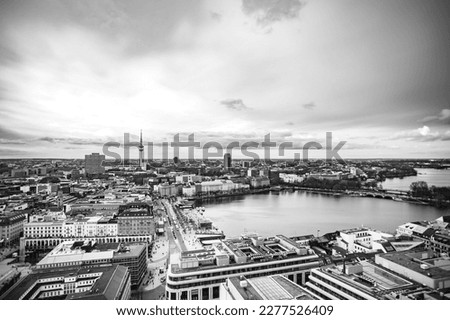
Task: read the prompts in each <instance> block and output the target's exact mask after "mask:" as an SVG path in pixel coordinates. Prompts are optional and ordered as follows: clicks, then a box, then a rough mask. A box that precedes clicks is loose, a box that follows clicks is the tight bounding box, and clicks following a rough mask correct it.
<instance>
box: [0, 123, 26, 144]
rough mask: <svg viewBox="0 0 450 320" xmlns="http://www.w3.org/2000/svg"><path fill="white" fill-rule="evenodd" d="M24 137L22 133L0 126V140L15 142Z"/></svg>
mask: <svg viewBox="0 0 450 320" xmlns="http://www.w3.org/2000/svg"><path fill="white" fill-rule="evenodd" d="M24 137H25V135H23V134H22V133H20V132H16V131H13V130H10V129H6V128H3V127H2V126H1V125H0V139H6V140H17V139H21V138H24Z"/></svg>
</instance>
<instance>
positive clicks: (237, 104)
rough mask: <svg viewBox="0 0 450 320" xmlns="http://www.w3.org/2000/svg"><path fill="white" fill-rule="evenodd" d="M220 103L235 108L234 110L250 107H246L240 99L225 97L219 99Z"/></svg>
mask: <svg viewBox="0 0 450 320" xmlns="http://www.w3.org/2000/svg"><path fill="white" fill-rule="evenodd" d="M220 104H222V105H224V106H225V107H227V108H228V109H231V110H236V111H242V110H249V109H250V108H249V107H247V106H246V105H245V104H244V102H243V101H242V99H227V100H222V101H220Z"/></svg>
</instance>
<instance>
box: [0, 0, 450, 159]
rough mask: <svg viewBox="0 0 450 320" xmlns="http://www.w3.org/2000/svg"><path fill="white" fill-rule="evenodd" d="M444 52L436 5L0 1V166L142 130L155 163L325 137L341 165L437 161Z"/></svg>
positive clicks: (446, 119) (443, 116) (443, 139)
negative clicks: (178, 149)
mask: <svg viewBox="0 0 450 320" xmlns="http://www.w3.org/2000/svg"><path fill="white" fill-rule="evenodd" d="M449 43H450V2H449V1H447V0H443V1H434V0H427V1H423V0H420V1H418V0H407V1H403V0H395V1H393V0H378V1H371V0H354V1H347V0H340V1H334V0H328V1H324V0H309V1H300V0H240V1H237V0H236V1H219V0H205V1H194V0H190V1H188V0H176V1H173V0H127V1H113V0H101V1H100V0H98V1H91V0H79V1H56V0H40V1H22V0H16V1H12V0H2V1H0V158H30V157H52V158H54V157H57V158H82V157H84V155H85V154H87V153H91V152H100V153H101V152H102V146H103V144H104V143H106V142H109V141H114V142H119V143H122V145H123V140H124V133H130V134H131V135H132V136H131V137H132V140H133V141H137V140H138V135H139V131H140V130H141V129H142V131H143V137H144V144H145V145H146V144H147V143H148V142H153V143H154V144H155V146H156V147H155V148H156V149H155V152H154V153H155V156H156V155H158V154H159V153H160V150H159V149H160V148H159V149H158V145H159V144H160V143H161V142H165V141H168V142H170V141H173V136H174V134H177V133H179V134H180V139H181V140H187V135H189V134H192V133H194V134H195V138H196V141H199V142H200V143H201V145H203V144H204V143H206V142H208V141H215V142H218V143H220V144H221V145H223V146H226V145H227V144H228V143H230V142H232V141H238V142H240V143H241V144H242V143H244V142H248V141H256V142H259V143H260V142H262V141H263V138H264V136H265V135H266V134H269V133H270V135H271V139H272V140H273V141H275V142H276V143H277V145H279V144H280V143H282V142H292V143H293V148H292V150H289V151H288V152H287V153H286V154H287V155H292V152H298V150H300V149H301V148H302V146H304V145H305V143H307V142H310V141H317V142H319V143H321V144H322V145H323V146H325V143H324V141H325V135H326V132H332V135H333V146H335V145H336V144H337V143H338V142H339V141H346V142H345V145H344V147H342V149H341V150H340V151H339V153H340V154H341V156H342V157H344V158H345V157H347V158H449V157H450V148H449V147H450V52H449V51H450V47H449ZM255 150H256V152H261V149H255ZM296 150H297V151H296ZM273 151H274V152H276V149H275V148H274V149H273ZM196 152H197V151H196ZM236 152H237V151H236ZM289 152H291V153H289ZM315 152H316V153H315V155H316V156H317V157H320V156H323V155H324V154H325V153H324V152H325V151H324V150H317V151H315ZM136 154H137V150H136V148H133V149H132V155H136ZM196 154H197V153H196ZM181 155H182V156H183V155H184V153H183V151H182V153H181ZM239 156H240V154H239V153H236V154H234V155H233V157H239ZM274 157H275V158H276V157H277V156H276V155H275V156H274Z"/></svg>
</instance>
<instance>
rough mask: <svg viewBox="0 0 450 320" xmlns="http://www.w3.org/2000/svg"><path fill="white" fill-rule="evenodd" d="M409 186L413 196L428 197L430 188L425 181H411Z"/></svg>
mask: <svg viewBox="0 0 450 320" xmlns="http://www.w3.org/2000/svg"><path fill="white" fill-rule="evenodd" d="M409 188H410V190H411V194H412V196H413V197H418V198H429V197H430V196H431V192H430V189H429V188H428V184H427V183H426V182H425V181H417V182H413V183H411V186H410V187H409Z"/></svg>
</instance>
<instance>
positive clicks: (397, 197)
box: [185, 185, 450, 209]
mask: <svg viewBox="0 0 450 320" xmlns="http://www.w3.org/2000/svg"><path fill="white" fill-rule="evenodd" d="M280 191H304V192H309V193H314V194H323V195H328V196H334V197H340V196H346V197H359V198H374V199H381V200H391V201H396V202H405V203H410V204H417V205H425V206H431V207H436V208H438V209H447V208H449V207H450V202H449V203H446V204H445V205H444V206H442V205H441V206H438V205H437V204H436V200H433V199H421V198H414V197H411V196H408V195H406V193H407V192H406V191H399V192H398V193H390V192H380V191H375V190H365V189H360V190H346V191H342V190H328V189H315V188H307V187H301V186H292V185H284V186H280V185H279V186H272V187H267V188H262V189H253V190H249V191H247V192H238V193H221V194H208V195H201V196H192V197H185V199H187V200H190V201H204V200H211V199H221V198H231V197H238V196H245V195H249V194H259V193H268V192H280Z"/></svg>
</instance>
